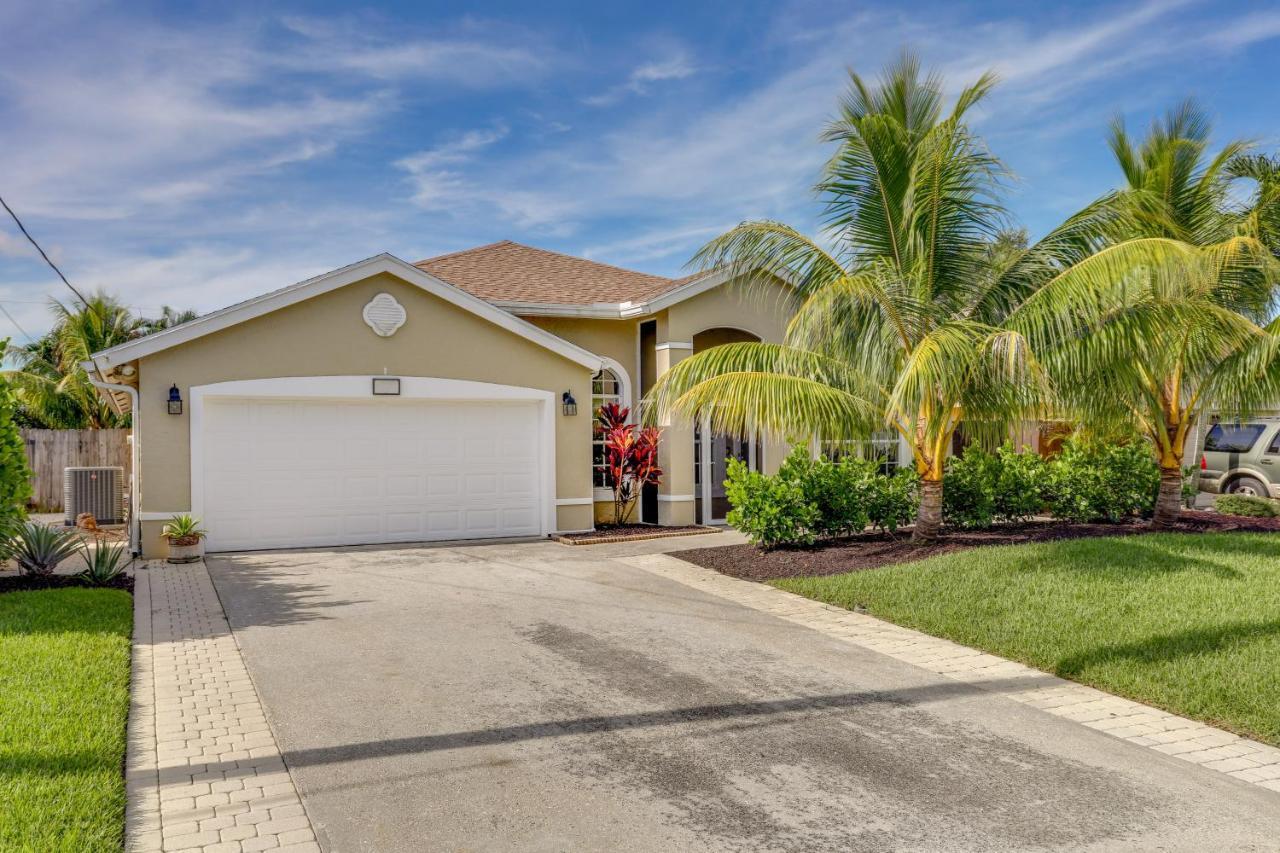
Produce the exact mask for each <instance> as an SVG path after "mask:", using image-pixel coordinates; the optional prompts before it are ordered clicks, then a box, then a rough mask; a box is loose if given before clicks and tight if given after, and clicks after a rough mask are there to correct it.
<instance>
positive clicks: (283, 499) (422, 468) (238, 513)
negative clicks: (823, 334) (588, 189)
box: [85, 241, 791, 556]
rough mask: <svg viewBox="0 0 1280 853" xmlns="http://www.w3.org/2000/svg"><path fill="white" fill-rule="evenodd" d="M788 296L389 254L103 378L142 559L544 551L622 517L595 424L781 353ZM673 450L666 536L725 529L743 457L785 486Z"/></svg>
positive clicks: (492, 255)
mask: <svg viewBox="0 0 1280 853" xmlns="http://www.w3.org/2000/svg"><path fill="white" fill-rule="evenodd" d="M789 296H790V293H789V291H788V289H787V288H786V287H785V286H784V285H782V284H778V285H776V286H772V287H767V288H761V287H758V286H753V287H750V288H745V287H739V286H735V285H734V283H733V282H731V281H729V280H728V278H727V276H726V275H725V274H724V273H721V272H710V273H705V274H701V275H696V276H690V277H688V278H682V279H668V278H662V277H660V276H654V275H646V274H644V273H638V272H632V271H629V270H623V269H619V268H617V267H612V266H607V265H605V264H599V263H595V262H592V261H587V260H583V259H580V258H574V257H569V256H567V255H561V254H557V253H555V252H549V251H545V250H542V249H536V248H532V247H529V246H523V245H520V244H517V243H512V242H507V241H504V242H501V243H494V244H492V245H488V246H481V247H479V248H475V249H470V250H467V251H463V252H458V253H455V254H450V255H444V256H441V257H437V258H432V259H430V260H426V261H422V262H420V263H418V264H409V263H406V262H405V261H402V260H399V259H398V258H395V257H392V256H391V255H387V254H383V255H378V256H376V257H373V258H369V259H368V260H364V261H360V262H359V263H356V264H352V265H351V266H347V267H343V268H342V269H338V270H334V271H333V272H330V273H326V274H325V275H321V276H318V277H316V278H313V279H310V280H308V281H304V282H301V283H299V284H295V285H293V286H291V287H286V288H284V289H282V290H277V291H273V292H271V293H267V294H265V295H263V296H259V297H257V298H254V299H250V300H248V301H245V302H242V303H240V304H238V305H233V306H231V307H229V308H225V309H222V310H221V311H215V312H213V313H211V314H208V315H205V316H203V317H200V318H199V319H197V320H193V321H191V322H188V323H184V324H182V325H180V326H177V327H175V328H172V329H167V330H164V331H161V332H157V333H155V334H152V335H148V336H146V337H144V338H140V339H138V340H136V341H130V342H129V343H126V344H122V345H120V346H117V347H113V348H112V349H109V350H105V351H103V352H99V353H95V354H94V355H93V357H92V358H91V360H90V361H87V362H85V368H86V369H87V370H88V371H89V373H90V375H91V377H93V379H94V380H95V381H96V382H98V383H101V384H105V385H107V386H108V387H107V388H105V389H104V393H106V394H107V395H108V396H109V397H110V399H111V400H112V401H113V403H114V405H116V406H117V407H119V408H120V409H121V410H125V411H127V410H132V411H133V412H134V421H133V423H134V453H135V454H136V455H137V460H136V461H137V464H136V465H135V467H134V470H135V471H137V472H138V481H137V483H136V488H135V489H134V490H133V492H134V495H135V497H134V509H135V511H136V518H137V519H138V520H139V521H140V525H139V527H140V530H136V531H135V535H139V536H140V541H141V548H142V549H143V551H144V553H145V554H146V555H148V556H153V555H160V554H162V553H163V550H164V545H163V540H161V539H160V537H159V530H160V527H161V525H162V524H163V522H164V520H165V519H167V518H168V517H170V516H171V515H173V514H175V513H180V512H191V513H193V514H194V515H196V516H197V517H199V518H200V519H202V520H203V522H204V525H205V526H206V527H207V528H208V530H209V539H208V547H209V548H210V549H211V550H237V549H254V548H277V547H305V546H328V545H345V544H366V543H368V544H372V543H381V542H416V541H428V540H445V539H474V538H488V537H507V536H538V535H546V534H549V533H552V532H557V531H579V530H586V529H591V528H592V527H593V525H594V523H595V522H596V521H599V520H604V519H605V518H606V517H607V514H606V513H607V509H608V507H609V506H610V505H609V503H608V500H609V492H608V490H607V484H606V483H605V481H604V476H603V473H602V470H601V468H600V467H599V465H600V463H601V461H602V459H601V454H602V450H601V447H600V446H599V445H598V444H597V443H596V442H595V440H594V438H593V430H592V419H593V418H592V412H593V411H594V408H595V407H596V406H598V405H599V404H600V403H602V402H604V401H606V400H614V401H616V402H619V403H621V404H622V405H625V406H635V404H636V403H637V401H638V400H640V398H641V397H642V396H643V395H644V394H645V392H647V391H648V389H649V388H650V387H652V385H653V383H654V382H655V381H656V380H657V378H658V377H659V376H661V375H662V373H663V372H664V371H666V370H667V369H669V368H670V367H671V366H672V365H673V364H675V363H676V362H678V361H679V360H680V359H682V358H685V357H687V356H688V355H690V354H692V353H694V352H697V351H699V350H702V349H705V348H708V347H712V346H716V345H717V344H722V343H726V342H731V341H747V340H765V341H780V340H781V339H782V336H783V331H784V328H785V325H786V321H787V319H788V317H789V315H790V311H791V303H790V300H789ZM566 395H568V396H569V397H571V398H572V399H573V400H574V401H576V403H577V414H568V413H567V412H568V410H567V407H566V406H565V405H564V398H565V396H566ZM171 397H172V398H173V402H172V404H171V402H170V401H171ZM179 400H180V401H179ZM178 409H181V411H180V413H179V412H177V410H178ZM171 410H172V412H171ZM704 439H705V440H704ZM661 446H662V466H663V469H664V471H665V476H664V478H663V484H662V486H661V487H660V488H658V489H656V490H653V492H652V493H651V494H648V495H646V496H645V499H644V500H643V501H642V506H641V507H640V510H639V512H640V513H641V515H642V518H643V520H644V521H648V522H656V523H661V524H689V523H694V522H702V523H716V522H718V521H722V520H723V519H724V516H725V512H726V511H727V506H726V503H725V501H724V495H723V488H722V486H721V484H722V482H723V479H724V470H725V464H726V459H727V458H728V457H729V456H730V455H736V456H740V457H742V458H745V459H747V460H748V461H749V462H750V463H751V464H753V465H755V466H756V467H758V468H761V469H764V470H772V469H774V468H776V467H777V464H778V463H779V461H780V460H781V457H782V455H783V454H784V453H785V448H783V447H781V446H779V445H778V444H776V443H770V442H764V441H761V440H759V439H758V438H754V437H750V436H743V437H735V436H721V435H715V436H704V435H703V432H702V430H701V429H698V428H695V426H694V425H690V424H681V423H676V424H667V425H664V434H663V439H662V445H661Z"/></svg>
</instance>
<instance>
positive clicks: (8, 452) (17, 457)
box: [0, 340, 31, 538]
mask: <svg viewBox="0 0 1280 853" xmlns="http://www.w3.org/2000/svg"><path fill="white" fill-rule="evenodd" d="M8 344H9V342H8V341H7V340H4V341H0V352H4V351H5V349H7V348H8ZM16 409H17V403H16V402H15V400H14V398H13V391H12V390H11V389H10V388H9V386H8V384H7V383H6V382H5V381H4V380H3V379H0V531H3V532H5V533H8V534H12V533H13V532H15V531H16V528H17V525H18V524H19V523H20V522H22V521H23V520H25V519H26V517H27V501H28V500H29V499H30V497H31V471H30V469H29V468H28V467H27V453H26V449H25V448H24V447H23V446H22V436H21V435H20V434H19V433H18V425H17V424H16V423H15V422H14V412H15V411H16ZM5 538H7V537H5Z"/></svg>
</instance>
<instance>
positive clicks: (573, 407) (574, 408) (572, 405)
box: [560, 391, 578, 415]
mask: <svg viewBox="0 0 1280 853" xmlns="http://www.w3.org/2000/svg"><path fill="white" fill-rule="evenodd" d="M560 404H561V406H563V407H564V413H565V414H566V415H576V414H578V401H577V400H575V399H573V392H571V391H565V392H564V393H563V394H561V395H560Z"/></svg>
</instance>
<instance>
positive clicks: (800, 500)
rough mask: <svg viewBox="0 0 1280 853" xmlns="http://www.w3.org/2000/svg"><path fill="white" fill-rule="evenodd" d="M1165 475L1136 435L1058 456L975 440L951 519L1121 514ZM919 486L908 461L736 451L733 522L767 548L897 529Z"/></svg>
mask: <svg viewBox="0 0 1280 853" xmlns="http://www.w3.org/2000/svg"><path fill="white" fill-rule="evenodd" d="M1159 484H1160V474H1159V469H1158V468H1157V467H1156V464H1155V462H1154V461H1153V460H1152V459H1151V455H1150V453H1149V452H1148V451H1147V450H1146V448H1145V447H1143V446H1142V445H1141V444H1138V443H1134V444H1127V445H1118V444H1091V443H1084V442H1068V443H1067V444H1066V445H1065V446H1064V447H1063V450H1062V453H1061V454H1060V455H1058V456H1056V457H1054V458H1053V459H1051V460H1045V459H1042V458H1041V457H1040V456H1039V455H1037V454H1035V453H1030V452H1026V453H1018V452H1016V451H1015V450H1014V448H1013V445H1012V444H1006V445H1005V446H1003V447H1001V448H999V449H998V450H997V451H995V452H994V453H990V452H987V451H984V450H982V449H981V448H978V447H976V446H975V447H970V448H968V449H966V450H965V452H964V453H963V454H962V455H960V456H956V457H952V458H951V459H949V460H948V461H947V467H946V474H945V478H944V480H943V490H942V501H943V521H944V522H945V523H946V524H947V525H949V526H951V527H960V528H966V529H976V528H984V527H989V526H991V525H992V524H995V523H998V522H1019V521H1025V520H1027V519H1029V518H1031V517H1032V516H1035V515H1041V514H1046V513H1047V514H1049V515H1052V516H1053V517H1055V518H1059V519H1062V520H1064V521H1076V522H1089V521H1113V522H1114V521H1119V520H1120V519H1122V518H1125V517H1128V516H1133V515H1141V514H1146V513H1150V512H1151V511H1152V509H1153V508H1154V506H1155V497H1156V492H1157V490H1158V488H1159ZM918 485H919V480H918V478H917V476H916V474H915V472H914V471H913V470H911V469H909V468H902V469H898V470H897V471H896V472H894V473H893V474H890V475H885V474H882V473H880V465H879V462H877V461H874V460H861V459H844V460H841V461H839V462H833V461H831V460H829V459H826V458H819V459H812V458H811V456H810V453H809V451H808V449H807V448H805V447H803V446H798V447H796V448H795V449H794V450H792V452H791V454H790V455H789V456H787V458H786V460H785V461H784V462H783V463H782V467H781V469H780V470H779V471H778V473H777V474H773V475H766V474H761V473H759V472H756V471H751V470H750V469H749V468H748V467H747V466H746V465H744V464H743V463H741V462H739V461H737V460H730V462H729V469H728V479H727V480H726V482H725V491H726V495H727V497H728V499H729V503H730V504H731V505H732V507H733V509H732V510H731V511H730V513H729V516H728V521H729V523H730V524H731V525H733V526H734V527H735V528H737V529H738V530H740V531H742V532H743V533H745V534H746V535H747V538H748V539H750V540H751V542H753V543H755V544H757V545H760V546H761V547H764V548H776V547H779V546H787V547H796V546H805V545H812V544H814V543H815V542H817V541H818V540H819V539H830V538H835V537H838V536H844V535H848V534H851V533H860V532H862V531H863V530H866V529H867V528H868V527H871V528H874V529H880V530H887V531H890V532H892V531H895V530H897V529H898V528H899V527H902V526H904V525H907V524H910V523H911V521H912V520H913V519H914V518H915V514H916V509H917V507H918V504H919V497H918V493H917V492H918Z"/></svg>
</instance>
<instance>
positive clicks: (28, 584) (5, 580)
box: [0, 575, 133, 594]
mask: <svg viewBox="0 0 1280 853" xmlns="http://www.w3.org/2000/svg"><path fill="white" fill-rule="evenodd" d="M69 586H78V587H85V588H88V585H87V584H85V583H84V582H83V581H81V580H80V579H79V578H77V577H76V576H75V575H6V576H4V577H0V594H3V593H6V592H21V591H25V590H34V589H65V588H66V587H69ZM94 588H95V589H122V590H124V591H125V592H128V593H132V592H133V578H132V577H131V576H129V575H121V576H120V577H118V578H116V579H115V580H114V581H112V582H111V583H106V584H103V585H102V586H100V587H94Z"/></svg>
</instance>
